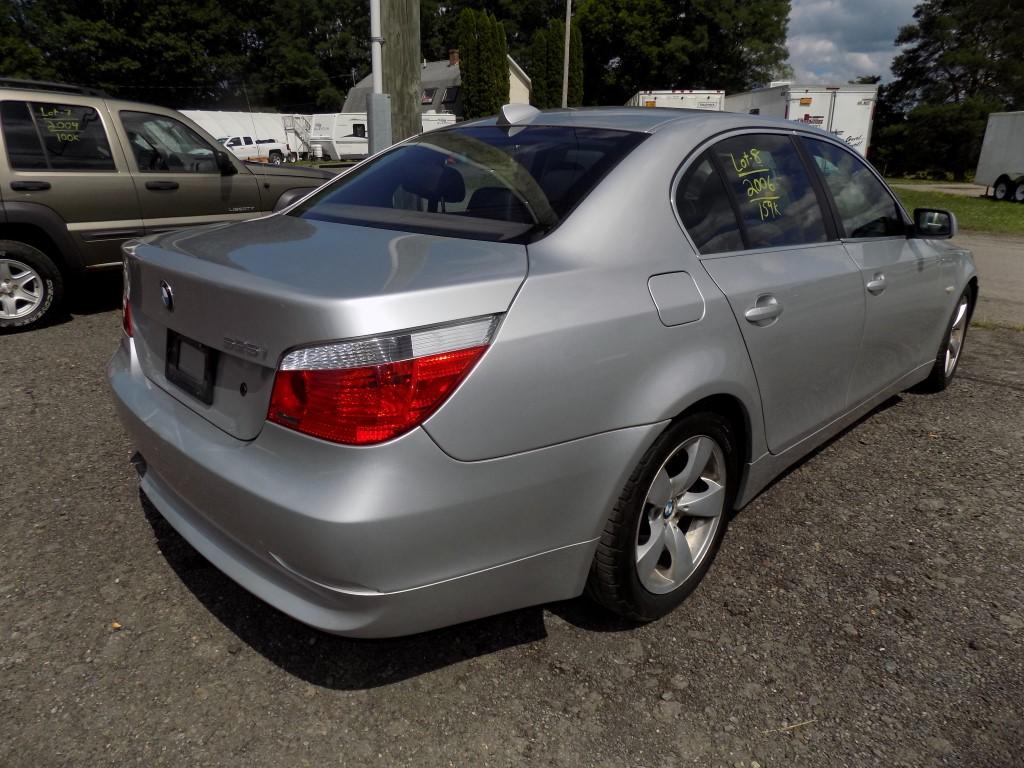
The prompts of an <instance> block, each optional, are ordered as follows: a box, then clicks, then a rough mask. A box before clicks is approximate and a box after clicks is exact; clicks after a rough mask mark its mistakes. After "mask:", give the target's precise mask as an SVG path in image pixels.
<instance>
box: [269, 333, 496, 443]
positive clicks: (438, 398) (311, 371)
mask: <svg viewBox="0 0 1024 768" xmlns="http://www.w3.org/2000/svg"><path fill="white" fill-rule="evenodd" d="M495 320H496V319H495V318H490V317H488V318H484V319H482V320H477V321H471V322H469V323H460V324H458V325H455V326H448V327H446V328H435V329H428V330H426V331H420V332H412V333H410V334H407V335H402V336H388V337H378V338H375V339H369V340H360V341H356V342H348V343H342V344H337V345H333V346H331V347H320V348H313V349H303V350H298V351H296V352H293V353H291V354H289V355H288V356H287V357H286V358H285V361H284V362H283V363H282V367H281V370H279V371H278V372H277V377H276V378H275V380H274V389H273V393H272V394H271V397H270V408H269V409H268V411H267V419H268V420H269V421H272V422H274V423H275V424H280V425H281V426H284V427H288V428H290V429H294V430H297V431H299V432H303V433H305V434H307V435H312V436H313V437H319V438H321V439H323V440H330V441H331V442H334V443H344V444H347V445H370V444H373V443H381V442H384V441H385V440H390V439H392V438H394V437H398V436H399V435H401V434H404V433H405V432H408V431H409V430H410V429H412V428H414V427H416V426H418V425H420V424H422V423H423V422H424V421H425V420H426V419H427V417H429V416H430V415H431V414H432V413H433V412H434V411H436V410H437V409H438V408H439V407H440V406H441V404H442V403H443V402H444V401H445V400H446V399H447V398H448V396H449V395H450V394H451V393H452V392H453V391H454V390H455V388H456V387H457V386H458V385H459V382H460V381H462V379H463V378H464V377H465V376H466V374H467V373H469V371H470V369H471V368H472V367H473V365H474V364H475V363H476V362H477V361H478V360H479V359H480V357H481V356H482V355H483V353H484V351H485V350H486V349H487V345H488V343H489V342H490V336H491V333H492V331H493V329H494V327H495V325H496V322H495ZM470 340H472V341H473V342H475V343H473V345H472V346H468V345H467V344H466V342H468V341H470ZM481 342H482V343H481ZM450 346H460V347H462V348H461V349H448V348H447V347H450ZM437 349H441V350H443V351H435V350H437ZM418 352H429V353H430V354H418ZM390 357H407V358H408V359H398V360H393V361H388V358H390ZM367 358H370V359H372V361H373V362H374V363H375V364H371V365H365V364H364V365H359V364H358V363H360V362H364V361H367V362H368V361H369V360H367ZM378 360H380V361H381V362H377V361H378ZM342 366H344V367H342Z"/></svg>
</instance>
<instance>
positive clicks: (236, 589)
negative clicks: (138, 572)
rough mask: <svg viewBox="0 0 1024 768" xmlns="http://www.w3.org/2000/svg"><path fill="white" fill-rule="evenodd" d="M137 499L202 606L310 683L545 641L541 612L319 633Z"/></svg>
mask: <svg viewBox="0 0 1024 768" xmlns="http://www.w3.org/2000/svg"><path fill="white" fill-rule="evenodd" d="M139 499H140V503H141V505H142V509H143V512H144V513H145V515H146V519H147V521H148V522H149V524H150V526H152V528H153V534H154V536H155V538H156V544H157V547H158V548H159V549H160V552H161V553H162V554H163V555H164V557H165V558H166V560H167V563H168V564H169V565H170V566H171V568H172V569H173V570H174V572H175V573H176V574H177V575H178V577H179V578H180V579H181V581H182V583H184V585H185V586H186V587H188V589H189V590H190V591H191V592H192V594H194V595H195V596H196V598H198V600H199V601H200V602H201V603H202V604H203V605H204V606H205V607H206V609H207V610H209V611H210V613H211V614H213V616H214V617H215V618H216V619H217V620H218V621H220V622H221V623H222V624H223V625H224V626H225V627H227V628H228V629H229V630H231V632H233V633H234V634H235V635H236V636H237V637H238V639H239V640H240V641H241V642H243V643H245V644H246V645H248V646H249V647H250V648H252V649H253V650H255V651H256V652H257V653H259V654H261V655H262V656H264V657H265V658H267V659H268V660H269V661H271V662H272V663H274V664H276V665H277V666H279V667H280V668H281V669H283V670H284V671H286V672H288V673H289V674H291V675H294V676H295V677H298V678H300V679H302V680H305V681H306V682H308V683H311V684H313V685H318V686H323V687H326V688H334V689H339V690H364V689H369V688H377V687H380V686H384V685H390V684H392V683H397V682H400V681H402V680H406V679H409V678H412V677H416V676H418V675H422V674H425V673H427V672H432V671H434V670H437V669H440V668H443V667H447V666H450V665H452V664H458V663H460V662H463V661H466V660H468V659H472V658H476V657H479V656H486V655H487V654H490V653H494V652H496V651H500V650H503V649H505V648H509V647H512V646H516V645H523V644H526V643H532V642H536V641H538V640H543V639H544V638H545V637H547V630H546V628H545V626H544V613H543V610H542V608H540V607H533V608H525V609H522V610H518V611H512V612H511V613H505V614H501V615H498V616H492V617H489V618H485V619H479V620H476V621H471V622H467V623H465V624H459V625H456V626H454V627H446V628H444V629H438V630H434V631H431V632H425V633H422V634H419V635H412V636H409V637H401V638H394V639H385V640H358V639H352V638H345V637H338V636H337V635H331V634H327V633H326V632H321V631H319V630H316V629H313V628H312V627H308V626H306V625H305V624H302V623H301V622H298V621H296V620H294V619H292V618H290V617H289V616H286V615H285V614H283V613H281V612H280V611H278V610H277V609H275V608H273V607H271V606H270V605H268V604H266V603H264V602H263V601H262V600H259V599H258V598H256V597H254V596H253V595H252V594H250V593H249V592H247V591H246V590H244V589H242V587H240V586H238V585H237V584H236V583H235V582H234V581H232V580H231V579H230V578H228V577H227V576H225V575H224V574H223V573H221V572H220V571H219V570H218V569H217V568H216V567H215V566H213V565H212V564H211V563H210V562H209V561H208V560H206V558H204V557H203V556H202V555H201V554H199V552H197V551H196V550H195V549H194V548H193V547H192V545H191V544H189V543H188V542H187V541H185V539H184V538H182V536H181V534H179V533H178V532H177V531H176V530H174V528H173V527H172V526H171V525H170V523H168V522H167V521H166V520H164V518H163V516H162V515H161V514H160V513H159V512H158V511H157V510H156V508H154V507H153V505H152V503H151V502H150V501H149V500H148V499H147V498H146V497H145V496H144V495H143V494H142V493H141V492H140V494H139ZM227 650H228V653H230V654H235V653H238V652H239V651H240V650H241V645H240V644H239V643H229V645H228V648H227Z"/></svg>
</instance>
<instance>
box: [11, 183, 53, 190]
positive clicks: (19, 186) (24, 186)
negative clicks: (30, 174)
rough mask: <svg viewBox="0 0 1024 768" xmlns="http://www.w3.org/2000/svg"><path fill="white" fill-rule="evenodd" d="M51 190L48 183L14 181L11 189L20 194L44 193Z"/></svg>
mask: <svg viewBox="0 0 1024 768" xmlns="http://www.w3.org/2000/svg"><path fill="white" fill-rule="evenodd" d="M49 188H50V182H48V181H12V182H11V189H14V190H17V191H18V192H43V191H45V190H47V189H49Z"/></svg>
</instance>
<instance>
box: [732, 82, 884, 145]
mask: <svg viewBox="0 0 1024 768" xmlns="http://www.w3.org/2000/svg"><path fill="white" fill-rule="evenodd" d="M877 100H878V86H877V85H795V84H793V83H783V84H780V85H774V86H772V87H770V88H758V89H756V90H753V91H747V92H745V93H731V94H729V95H728V96H726V97H725V111H726V112H745V113H747V114H751V115H764V116H765V117H781V118H783V119H785V120H793V121H794V122H798V123H807V124H808V125H816V126H817V127H819V128H821V129H823V130H826V131H829V132H830V133H834V134H835V135H836V136H838V137H839V138H840V139H842V140H843V141H845V142H846V143H847V144H848V145H849V146H850V147H851V148H852V149H855V150H857V152H859V153H860V154H861V155H865V156H866V155H867V153H868V146H870V144H871V124H872V121H873V120H874V116H875V102H876V101H877Z"/></svg>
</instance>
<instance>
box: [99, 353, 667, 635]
mask: <svg viewBox="0 0 1024 768" xmlns="http://www.w3.org/2000/svg"><path fill="white" fill-rule="evenodd" d="M108 378H109V381H110V384H111V387H112V389H113V392H114V400H115V403H116V405H117V410H118V413H119V415H120V417H121V420H122V422H123V423H124V425H125V427H126V429H127V431H128V433H129V435H130V436H131V439H132V440H133V442H134V443H135V445H136V447H137V448H138V450H139V451H140V452H141V454H142V455H143V457H144V458H145V460H146V464H147V471H146V472H145V474H144V475H143V477H142V480H141V489H142V491H143V492H144V493H145V494H146V495H147V496H148V497H149V498H150V500H151V501H152V502H153V504H154V506H155V507H156V508H157V509H158V510H159V511H160V513H161V514H162V515H163V516H164V517H165V518H166V519H167V521H168V522H169V523H170V524H171V525H172V526H174V528H175V529H177V530H178V532H179V533H180V534H181V535H182V536H183V537H184V538H185V539H187V540H188V541H189V542H190V543H191V544H192V545H193V546H194V547H195V548H196V549H197V550H199V552H200V553H202V554H203V555H204V556H205V557H206V558H207V559H209V560H210V561H211V562H212V563H213V564H214V565H216V566H217V567H218V568H220V569H221V570H222V571H224V573H226V574H227V575H228V576H230V577H231V578H232V579H234V580H235V581H237V582H238V583H239V584H240V585H241V586H243V587H244V588H246V589H248V590H249V591H250V592H252V593H254V594H255V595H257V596H258V597H260V598H261V599H263V600H265V601H266V602H268V603H270V604H271V605H273V606H275V607H276V608H278V609H280V610H282V611H283V612H285V613H287V614H289V615H290V616H292V617H294V618H296V619H298V620H300V621H303V622H305V623H307V624H310V625H312V626H315V627H318V628H320V629H323V630H326V631H329V632H336V633H339V634H345V635H352V636H363V637H384V636H393V635H401V634H409V633H412V632H418V631H422V630H426V629H431V628H433V627H438V626H444V625H448V624H454V623H457V622H460V621H465V620H468V619H473V618H478V617H480V616H485V615H489V614H494V613H500V612H503V611H507V610H511V609H514V608H519V607H523V606H526V605H532V604H537V603H543V602H549V601H552V600H560V599H566V598H570V597H574V596H576V595H578V594H579V593H580V592H581V591H582V589H583V585H584V583H585V580H586V576H587V572H588V569H589V566H590V561H591V558H592V557H593V552H594V548H595V546H596V539H597V537H598V536H599V535H600V531H601V529H602V527H603V525H604V520H605V518H606V516H607V513H608V511H609V510H610V508H611V505H612V504H613V503H614V499H615V498H617V496H618V494H619V492H620V490H621V488H622V486H623V484H624V483H625V479H626V476H627V475H628V473H629V472H630V471H631V470H632V467H633V466H635V464H636V462H637V461H638V460H639V457H640V455H641V454H642V453H643V451H644V450H645V449H646V447H647V446H648V445H649V444H650V442H651V441H653V439H654V437H655V436H656V435H657V434H658V432H660V429H661V426H660V425H649V426H643V427H634V428H630V429H624V430H618V431H615V432H609V433H605V434H602V435H595V436H591V437H588V438H584V439H581V440H576V441H573V442H570V443H564V444H561V445H558V446H553V447H550V448H546V449H542V450H537V451H530V452H528V453H523V454H517V455H514V456H509V457H504V458H501V459H492V460H488V461H480V462H460V461H456V460H454V459H452V458H451V457H449V456H448V455H446V454H445V453H444V452H443V451H441V450H440V449H439V448H438V447H437V445H436V444H435V443H434V442H433V441H432V440H431V439H430V437H429V436H428V435H427V434H426V433H425V432H424V431H423V430H414V431H413V432H411V433H409V434H407V435H405V436H403V437H401V438H399V439H397V440H394V441H392V442H390V443H386V444H384V445H380V446H375V447H372V448H351V447H344V446H337V445H332V444H329V443H325V442H323V441H320V440H316V439H313V438H309V437H306V436H304V435H300V434H298V433H295V432H292V431H290V430H287V429H284V428H281V427H278V426H275V425H273V424H267V425H266V426H265V427H264V428H263V430H262V432H261V433H260V435H259V437H258V438H256V439H255V440H252V441H250V442H245V441H240V440H236V439H234V438H232V437H230V436H229V435H227V434H226V433H225V432H223V431H221V430H220V429H218V428H217V427H215V426H213V425H212V424H210V423H209V422H208V421H206V420H205V419H203V418H202V417H200V416H199V415H197V414H196V413H194V412H193V411H191V410H189V409H188V408H187V407H186V406H184V405H183V404H181V403H179V402H178V401H177V400H175V399H174V398H173V397H171V396H170V395H168V394H167V393H165V392H164V391H163V390H161V389H159V388H158V387H156V386H155V385H153V384H152V383H151V382H150V381H149V380H148V379H147V378H146V377H145V376H144V375H143V373H142V371H141V369H140V368H139V366H138V362H137V360H136V358H135V352H134V345H133V344H132V342H131V341H130V340H125V341H124V342H123V343H122V344H121V346H120V348H119V349H118V351H117V353H116V354H115V355H114V357H113V359H112V360H111V361H110V364H109V366H108Z"/></svg>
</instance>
